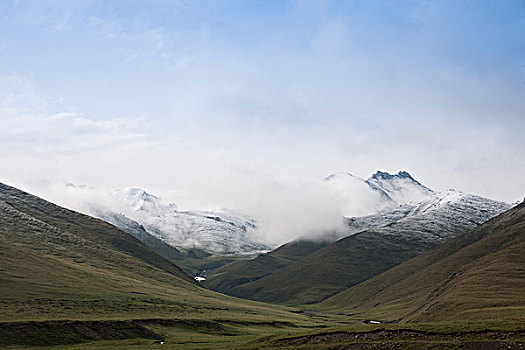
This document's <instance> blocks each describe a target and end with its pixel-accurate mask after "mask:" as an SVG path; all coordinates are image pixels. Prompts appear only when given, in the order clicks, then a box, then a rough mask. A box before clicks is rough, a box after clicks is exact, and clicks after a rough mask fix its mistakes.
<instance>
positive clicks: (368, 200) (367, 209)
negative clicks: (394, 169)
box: [325, 171, 434, 217]
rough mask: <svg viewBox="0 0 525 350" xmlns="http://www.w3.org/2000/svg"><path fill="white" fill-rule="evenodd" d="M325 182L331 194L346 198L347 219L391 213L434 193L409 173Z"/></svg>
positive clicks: (339, 177)
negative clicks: (397, 208)
mask: <svg viewBox="0 0 525 350" xmlns="http://www.w3.org/2000/svg"><path fill="white" fill-rule="evenodd" d="M325 181H326V183H327V184H328V186H329V187H330V189H331V190H333V191H336V192H337V193H339V194H340V195H342V196H343V197H344V199H345V201H346V204H345V208H344V215H345V216H347V217H353V216H365V215H372V214H376V213H380V212H385V211H390V210H393V209H394V208H396V207H398V206H399V205H404V204H408V203H410V202H413V201H420V200H423V199H424V198H426V197H428V196H430V195H432V194H433V193H434V191H432V190H431V189H430V188H428V187H426V186H423V185H422V184H421V183H419V182H418V181H417V180H415V179H414V178H413V177H412V176H410V174H409V173H407V172H406V171H400V172H398V173H397V174H395V175H390V174H389V173H387V172H382V171H377V172H376V173H375V174H373V175H372V176H371V177H370V178H369V179H368V180H364V179H361V178H359V177H357V176H354V175H352V174H350V173H339V174H332V175H330V176H328V177H327V178H326V179H325Z"/></svg>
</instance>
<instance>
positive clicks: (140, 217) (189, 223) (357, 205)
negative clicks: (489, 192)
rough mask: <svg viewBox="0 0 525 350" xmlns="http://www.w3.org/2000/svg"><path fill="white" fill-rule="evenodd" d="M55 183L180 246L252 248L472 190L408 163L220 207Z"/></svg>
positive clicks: (361, 225) (423, 207)
mask: <svg viewBox="0 0 525 350" xmlns="http://www.w3.org/2000/svg"><path fill="white" fill-rule="evenodd" d="M239 186H240V189H241V190H243V188H242V184H240V185H239ZM276 188H279V190H280V191H275V189H276ZM50 189H52V190H53V191H54V196H55V197H56V198H58V201H57V202H58V203H60V204H63V205H66V206H69V207H70V208H72V209H75V210H80V211H82V212H84V213H88V214H90V215H94V216H96V217H98V218H101V219H103V220H107V221H109V222H111V223H112V224H114V225H116V226H118V227H119V228H121V229H123V230H124V231H126V229H127V228H128V229H129V227H130V226H129V220H132V221H135V222H136V223H137V224H139V225H142V227H143V229H144V230H145V231H146V232H147V233H149V234H150V235H152V236H154V237H156V238H158V239H160V240H162V241H163V242H165V243H167V244H169V245H172V246H173V247H177V248H181V249H183V250H188V249H193V248H199V249H204V250H206V251H208V252H211V253H219V254H241V255H243V254H244V255H246V254H248V255H252V256H254V255H257V254H259V253H261V252H264V251H269V250H271V249H274V248H276V247H277V246H279V245H281V244H283V243H286V242H288V241H293V240H295V239H298V238H301V239H310V240H315V241H335V240H337V239H340V238H342V237H346V236H348V235H351V234H355V233H358V232H361V231H364V230H367V229H370V228H373V227H380V226H384V225H388V224H391V223H393V222H395V221H398V220H401V219H404V218H408V217H412V216H415V215H418V214H421V213H423V212H427V211H429V210H430V209H432V208H437V207H439V206H442V205H443V203H444V202H447V203H448V202H451V201H454V200H455V199H459V198H467V197H468V196H467V195H465V194H463V193H461V192H459V191H453V190H449V191H446V192H443V193H436V192H434V191H433V190H432V189H430V188H428V187H427V186H425V185H423V184H421V183H420V182H419V181H418V180H416V179H415V178H414V177H412V175H410V174H409V173H408V172H407V171H399V172H397V173H395V174H390V173H388V172H384V171H377V172H375V173H374V174H372V175H371V176H370V177H369V178H368V179H366V180H365V179H362V178H359V177H357V176H354V175H352V174H350V173H347V172H346V173H336V174H332V175H329V176H328V177H326V178H325V179H324V180H318V181H312V182H311V183H301V182H298V183H295V184H292V185H290V184H288V183H283V184H281V185H280V186H279V187H276V185H274V184H272V185H271V186H270V185H269V187H268V189H267V191H264V188H261V189H260V192H259V193H250V192H249V191H247V190H246V191H245V193H246V195H245V196H244V197H243V198H242V200H239V201H238V206H237V207H236V208H235V209H221V210H199V209H192V210H186V209H181V208H180V207H179V206H178V205H177V203H173V202H170V201H165V200H163V198H162V197H163V196H162V194H156V193H150V192H148V191H146V190H144V189H142V188H139V187H129V188H120V189H116V190H111V191H101V190H97V189H95V188H92V187H89V186H86V185H73V184H71V183H67V184H66V185H65V186H63V185H62V186H60V185H55V186H53V187H50ZM264 192H266V193H264ZM57 193H58V195H57ZM60 193H62V195H60ZM273 193H278V195H277V196H272V195H271V194H273ZM456 197H457V198H456ZM63 199H65V200H63ZM463 202H464V201H463ZM463 202H461V203H463ZM465 203H466V202H465ZM430 211H431V210H430Z"/></svg>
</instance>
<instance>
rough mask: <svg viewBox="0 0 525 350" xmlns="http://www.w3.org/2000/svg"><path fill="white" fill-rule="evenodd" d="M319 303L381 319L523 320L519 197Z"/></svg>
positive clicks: (523, 219) (524, 241) (524, 235)
mask: <svg viewBox="0 0 525 350" xmlns="http://www.w3.org/2000/svg"><path fill="white" fill-rule="evenodd" d="M320 307H321V308H323V309H326V308H330V307H333V308H337V309H338V310H339V311H341V307H344V310H345V312H347V313H351V314H353V315H355V314H356V313H358V314H360V315H361V316H362V317H368V318H372V319H381V320H403V321H411V322H412V321H451V320H458V319H459V320H480V319H500V320H503V319H504V320H507V321H508V322H516V321H519V322H522V323H523V324H525V203H521V204H519V205H518V206H517V207H515V208H513V209H511V210H509V211H507V212H505V213H503V214H501V215H499V216H497V217H496V218H494V219H492V220H489V221H488V222H486V223H484V224H483V225H480V226H478V227H477V228H475V229H473V230H470V231H469V232H467V233H465V234H463V235H460V236H459V237H457V238H455V239H453V240H451V241H449V242H447V243H445V244H443V245H441V246H439V247H438V248H436V249H433V250H431V251H429V252H427V253H425V254H422V255H420V256H418V257H416V258H414V259H411V260H410V261H408V262H406V263H404V264H401V265H399V266H397V267H395V268H393V269H390V270H389V271H387V272H385V273H383V274H381V275H379V276H376V277H374V278H372V279H370V280H368V281H366V282H363V283H361V284H359V285H357V286H354V287H352V288H350V289H348V290H345V291H343V292H341V293H339V294H337V295H336V296H334V297H332V298H329V299H327V300H326V301H324V302H323V303H322V304H320Z"/></svg>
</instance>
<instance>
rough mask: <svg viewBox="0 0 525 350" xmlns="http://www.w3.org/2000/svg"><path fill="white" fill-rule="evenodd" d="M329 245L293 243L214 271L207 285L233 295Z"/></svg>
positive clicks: (306, 242)
mask: <svg viewBox="0 0 525 350" xmlns="http://www.w3.org/2000/svg"><path fill="white" fill-rule="evenodd" d="M327 244H328V243H323V242H311V241H293V242H289V243H286V244H284V245H282V246H280V247H279V248H277V249H275V250H273V251H271V252H269V253H267V254H262V255H259V256H258V257H256V258H255V259H251V260H242V261H236V262H233V263H230V264H228V265H225V266H222V267H220V268H218V269H217V270H215V271H213V273H212V275H211V276H210V277H209V278H208V279H207V281H206V282H205V285H206V286H207V287H209V288H211V289H213V290H215V291H218V292H221V293H226V294H232V293H233V291H234V289H235V287H237V286H239V285H241V284H244V283H248V282H251V281H255V280H258V279H259V278H262V277H264V276H266V275H269V274H270V273H272V272H274V271H277V270H279V269H282V268H283V267H285V266H288V265H290V264H292V263H293V262H295V261H297V260H299V259H302V258H304V257H305V256H307V255H309V254H312V253H313V252H315V251H317V250H319V249H321V248H322V247H324V246H326V245H327Z"/></svg>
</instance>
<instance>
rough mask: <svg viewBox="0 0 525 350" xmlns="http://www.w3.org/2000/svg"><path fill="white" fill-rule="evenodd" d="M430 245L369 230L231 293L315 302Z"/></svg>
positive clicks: (283, 301)
mask: <svg viewBox="0 0 525 350" xmlns="http://www.w3.org/2000/svg"><path fill="white" fill-rule="evenodd" d="M432 247H433V245H431V244H429V243H426V242H423V241H413V240H406V239H403V238H400V237H397V236H385V235H382V234H378V233H375V232H374V231H373V230H371V231H367V232H364V233H360V234H357V235H353V236H350V237H346V238H344V239H342V240H339V241H337V242H335V243H332V244H330V245H328V246H326V247H324V248H322V249H320V250H318V251H316V252H314V253H313V254H310V255H308V256H306V257H305V258H303V259H300V260H298V261H296V262H293V263H292V264H290V265H288V266H285V267H284V268H281V269H279V270H277V271H275V272H273V273H272V274H270V275H268V276H265V277H263V278H261V279H258V280H256V281H254V282H250V283H245V284H242V285H239V286H237V287H235V288H233V290H232V291H231V295H234V296H238V297H242V298H248V299H253V300H259V301H267V302H277V303H287V304H291V305H301V304H309V303H316V302H320V301H321V300H323V299H325V298H327V297H330V296H332V295H334V294H336V293H338V292H340V291H341V290H344V289H346V288H348V287H350V286H352V285H355V284H357V283H360V282H362V281H364V280H366V279H368V278H370V277H373V276H375V275H377V274H379V273H381V272H383V271H386V270H387V269H389V268H391V267H393V266H395V265H397V264H400V263H402V262H404V261H406V260H408V259H410V258H412V257H414V256H415V255H417V254H418V253H420V252H422V251H425V250H428V249H430V248H432Z"/></svg>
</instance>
